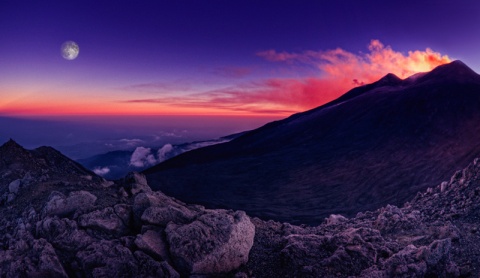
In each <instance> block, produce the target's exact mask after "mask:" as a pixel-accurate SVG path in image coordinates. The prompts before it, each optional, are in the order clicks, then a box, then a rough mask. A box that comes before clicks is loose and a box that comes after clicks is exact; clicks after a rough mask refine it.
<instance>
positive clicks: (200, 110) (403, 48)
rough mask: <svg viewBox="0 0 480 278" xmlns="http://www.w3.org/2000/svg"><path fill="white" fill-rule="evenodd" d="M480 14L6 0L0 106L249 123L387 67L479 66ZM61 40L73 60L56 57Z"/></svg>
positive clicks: (410, 7) (399, 71)
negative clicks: (72, 50) (71, 47)
mask: <svg viewBox="0 0 480 278" xmlns="http://www.w3.org/2000/svg"><path fill="white" fill-rule="evenodd" d="M479 15H480V2H478V1H468V0H467V1H450V0H448V1H447V0H435V1H431V0H425V1H412V0H403V1H398V0H391V1H371V0H365V1H346V0H339V1H320V0H315V1H313V0H312V1H301V0H300V1H299V0H297V1H258V0H256V1H251V0H242V1H237V0H230V1H224V0H208V1H207V0H205V1H199V0H195V1H194V0H191V1H186V0H176V1H160V0H158V1H121V0H118V1H102V0H96V1H90V0H85V1H66V0H63V1H49V0H43V1H21V0H15V1H10V0H2V1H0V116H3V117H14V118H15V117H16V118H18V117H21V118H29V119H34V120H38V119H45V118H48V119H50V118H52V117H53V118H55V119H56V120H58V119H59V118H61V119H65V118H67V117H72V116H75V117H80V116H85V118H84V119H89V120H86V121H87V122H88V121H90V122H91V121H92V119H93V118H91V116H102V115H103V116H107V115H108V116H129V115H130V116H148V115H155V116H166V117H169V116H185V117H187V118H184V119H188V120H185V121H184V122H183V124H187V123H188V122H191V119H195V117H197V116H207V118H202V119H206V120H205V121H203V122H202V124H203V125H207V126H209V127H210V128H212V129H215V128H216V127H218V125H216V124H213V123H218V122H219V121H221V120H224V121H225V122H224V123H222V125H225V124H226V123H227V122H228V123H230V124H231V125H232V126H231V128H230V130H229V131H232V132H233V131H239V129H240V128H248V129H250V128H254V127H257V126H259V125H261V124H264V123H266V122H268V121H270V120H272V119H281V118H284V117H286V116H289V115H291V114H293V113H296V112H301V111H305V110H308V109H311V108H314V107H316V106H319V105H322V104H324V103H326V102H328V101H331V100H333V99H335V98H337V97H339V96H340V95H342V94H343V93H345V92H346V91H348V90H349V89H352V88H353V87H356V86H361V85H362V84H366V83H371V82H374V81H375V80H378V79H379V78H381V77H382V76H384V75H386V74H387V73H389V72H392V73H394V74H396V75H398V76H399V77H401V78H406V77H408V76H409V75H411V74H414V73H416V72H422V71H429V70H431V69H433V68H434V67H436V66H438V65H440V64H444V63H448V62H450V61H452V60H455V59H460V60H462V61H463V62H465V63H466V64H467V65H469V66H470V67H471V68H472V69H474V70H475V71H477V72H478V71H479V70H480V60H479V58H480V57H479V55H480V52H478V49H480V37H479V36H477V35H476V33H477V30H480V20H478V18H480V17H479ZM66 41H74V42H76V43H77V44H78V46H79V49H80V51H79V55H78V57H77V58H76V59H73V60H67V59H64V58H63V57H62V55H61V51H60V48H61V45H62V44H63V43H64V42H66ZM87 116H88V117H90V118H88V117H87ZM188 117H189V118H188ZM95 119H96V120H95V121H98V118H95ZM212 119H215V120H212ZM231 119H234V120H231ZM239 119H245V121H244V123H245V122H248V123H249V124H247V125H245V124H243V125H240V124H239V123H241V122H242V121H241V120H239ZM230 120H231V121H230ZM7 122H8V121H7ZM202 124H201V125H202ZM179 125H182V124H179ZM105 126H107V125H105ZM178 128H179V129H181V127H180V126H179V127H178ZM13 129H14V127H13V126H11V130H13ZM22 129H24V128H23V127H22ZM223 131H225V132H226V130H223ZM47 132H48V131H47ZM217 133H218V132H217ZM12 134H13V135H12ZM68 134H70V133H68ZM68 134H67V133H65V134H63V135H62V136H67V135H68ZM14 135H17V133H13V132H11V133H9V132H5V131H4V132H3V135H0V139H1V136H14ZM225 135H226V134H225ZM23 136H24V137H25V136H26V135H25V134H23ZM47 143H48V142H47Z"/></svg>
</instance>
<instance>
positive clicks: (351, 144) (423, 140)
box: [144, 61, 480, 224]
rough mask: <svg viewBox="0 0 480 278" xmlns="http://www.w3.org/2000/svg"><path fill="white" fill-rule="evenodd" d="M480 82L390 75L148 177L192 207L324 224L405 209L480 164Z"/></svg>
mask: <svg viewBox="0 0 480 278" xmlns="http://www.w3.org/2000/svg"><path fill="white" fill-rule="evenodd" d="M479 108H480V76H479V75H477V74H476V73H475V72H473V71H472V70H471V69H470V68H468V67H467V66H466V65H465V64H463V63H462V62H460V61H454V62H452V63H450V64H446V65H442V66H439V67H437V68H435V69H434V70H432V71H431V72H429V73H422V74H417V75H416V76H414V77H412V78H407V79H405V80H401V79H399V78H398V77H396V76H395V75H393V74H388V75H386V76H385V77H383V78H382V79H380V80H379V81H377V82H375V83H372V84H369V85H364V86H361V87H357V88H354V89H352V90H350V91H349V92H347V93H346V94H344V95H343V96H341V97H340V98H338V99H337V100H334V101H332V102H330V103H327V104H325V105H323V106H320V107H318V108H315V109H312V110H309V111H306V112H303V113H298V114H295V115H292V116H291V117H289V118H286V119H284V120H281V121H276V122H272V123H269V124H267V125H265V126H263V127H261V128H258V129H256V130H253V131H250V132H248V133H246V134H245V135H243V136H240V137H239V138H237V139H235V140H232V141H231V142H228V143H224V144H219V145H215V146H211V147H206V148H201V149H197V150H194V151H191V152H187V153H184V154H182V155H179V156H177V157H175V158H173V159H170V160H167V161H165V162H163V163H160V164H159V165H157V166H154V167H152V168H150V169H148V170H146V171H145V172H144V173H145V174H146V175H147V179H148V181H149V184H150V185H151V187H152V188H154V189H156V190H161V191H163V192H165V193H166V194H168V195H171V196H173V197H175V198H178V199H180V200H182V201H186V202H195V203H201V204H204V205H208V206H211V207H228V208H233V209H242V210H245V211H247V213H249V214H250V215H253V216H259V217H263V218H272V219H276V220H280V221H288V222H293V223H305V224H318V223H320V222H321V221H322V220H323V219H324V218H325V217H326V216H328V215H329V214H331V213H339V214H343V215H346V216H353V215H355V214H356V213H357V212H359V211H365V210H373V209H377V208H379V207H381V206H383V205H386V204H395V205H399V204H401V203H403V202H405V201H406V200H408V199H410V198H412V197H413V196H415V194H416V193H417V192H418V191H420V190H424V189H426V188H427V187H430V186H433V185H436V184H438V183H440V182H441V181H442V180H445V179H448V178H449V175H450V173H452V172H454V171H455V170H458V169H461V168H463V167H465V166H466V165H467V164H468V163H469V162H471V161H472V160H473V159H474V158H475V157H476V156H479V155H480V125H479V123H480V109H479Z"/></svg>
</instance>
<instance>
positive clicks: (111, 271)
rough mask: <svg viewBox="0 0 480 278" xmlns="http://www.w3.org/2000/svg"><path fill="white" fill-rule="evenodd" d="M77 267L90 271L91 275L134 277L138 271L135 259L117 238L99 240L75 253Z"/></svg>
mask: <svg viewBox="0 0 480 278" xmlns="http://www.w3.org/2000/svg"><path fill="white" fill-rule="evenodd" d="M76 260H77V261H78V263H79V265H78V269H74V270H75V271H81V272H86V273H91V274H92V276H93V277H135V276H136V275H137V273H138V265H137V260H136V259H135V257H134V256H133V254H132V253H131V252H130V250H129V249H128V248H126V247H124V246H123V245H122V244H121V242H119V241H117V240H112V241H108V240H101V241H97V242H94V243H92V244H91V245H89V246H88V247H87V248H85V249H84V250H82V251H80V252H78V253H77V254H76Z"/></svg>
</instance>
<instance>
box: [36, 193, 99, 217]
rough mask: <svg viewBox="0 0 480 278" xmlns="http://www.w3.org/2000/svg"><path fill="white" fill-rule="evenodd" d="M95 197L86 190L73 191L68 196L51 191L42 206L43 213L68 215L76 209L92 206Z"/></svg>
mask: <svg viewBox="0 0 480 278" xmlns="http://www.w3.org/2000/svg"><path fill="white" fill-rule="evenodd" d="M96 200H97V197H96V196H95V195H93V194H92V193H90V192H87V191H74V192H71V193H70V194H69V195H68V197H65V195H63V194H62V193H60V192H57V191H53V192H52V193H51V194H50V197H49V198H48V202H47V203H46V204H45V206H44V208H43V215H58V216H62V217H64V216H68V215H70V214H73V213H74V212H75V211H76V210H77V209H86V208H90V207H93V205H94V204H95V201H96Z"/></svg>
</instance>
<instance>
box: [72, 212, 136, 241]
mask: <svg viewBox="0 0 480 278" xmlns="http://www.w3.org/2000/svg"><path fill="white" fill-rule="evenodd" d="M78 224H79V225H80V227H83V228H93V229H97V230H102V231H104V232H107V233H111V234H115V235H121V234H124V233H125V232H126V231H127V230H128V227H127V226H125V224H124V221H123V220H122V219H120V217H118V215H117V214H116V213H115V210H114V209H113V208H112V207H107V208H104V209H102V210H96V211H93V212H90V213H87V214H84V215H81V216H80V217H79V218H78Z"/></svg>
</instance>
